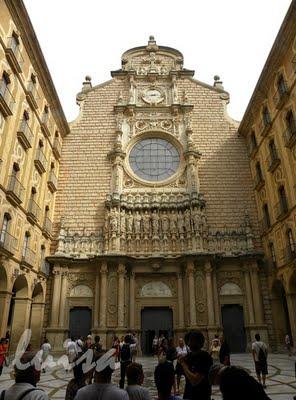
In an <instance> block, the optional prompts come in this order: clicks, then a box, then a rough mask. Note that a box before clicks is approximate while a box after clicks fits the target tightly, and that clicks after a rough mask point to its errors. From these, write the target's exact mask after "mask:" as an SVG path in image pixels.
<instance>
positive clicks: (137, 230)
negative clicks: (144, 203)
mask: <svg viewBox="0 0 296 400" xmlns="http://www.w3.org/2000/svg"><path fill="white" fill-rule="evenodd" d="M141 221H142V217H141V214H140V213H139V211H138V210H137V211H136V215H135V217H134V226H135V233H136V235H139V234H140V233H141Z"/></svg>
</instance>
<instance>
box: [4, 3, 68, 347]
mask: <svg viewBox="0 0 296 400" xmlns="http://www.w3.org/2000/svg"><path fill="white" fill-rule="evenodd" d="M0 36H1V37H0V315H1V318H0V337H3V336H5V334H6V332H7V331H10V333H11V348H12V349H13V348H15V346H16V344H17V343H18V340H19V338H20V336H21V334H22V333H23V331H24V329H25V328H29V327H30V328H31V329H32V344H33V346H39V343H40V339H41V336H42V327H43V317H44V309H45V299H46V281H47V277H48V274H49V267H48V263H47V262H46V257H47V256H48V255H49V253H50V246H51V240H52V219H53V212H54V203H55V196H56V191H57V181H58V174H59V163H60V156H61V145H62V140H63V137H64V136H65V135H66V134H67V132H68V124H67V121H66V119H65V116H64V113H63V110H62V107H61V105H60V102H59V99H58V96H57V93H56V90H55V88H54V85H53V82H52V79H51V76H50V73H49V71H48V68H47V65H46V62H45V60H44V57H43V54H42V51H41V49H40V46H39V44H38V40H37V38H36V35H35V32H34V29H33V27H32V24H31V22H30V19H29V17H28V14H27V12H26V9H25V6H24V5H23V3H22V1H13V0H11V1H9V0H7V1H4V0H1V1H0Z"/></svg>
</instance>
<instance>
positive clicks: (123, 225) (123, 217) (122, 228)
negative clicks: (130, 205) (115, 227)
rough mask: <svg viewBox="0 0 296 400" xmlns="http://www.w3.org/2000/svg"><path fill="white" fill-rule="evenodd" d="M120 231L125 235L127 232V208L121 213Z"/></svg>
mask: <svg viewBox="0 0 296 400" xmlns="http://www.w3.org/2000/svg"><path fill="white" fill-rule="evenodd" d="M120 233H121V235H122V236H125V233H126V220H125V210H124V209H123V210H121V213H120Z"/></svg>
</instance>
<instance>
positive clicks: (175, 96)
mask: <svg viewBox="0 0 296 400" xmlns="http://www.w3.org/2000/svg"><path fill="white" fill-rule="evenodd" d="M176 83H177V79H176V76H175V75H173V76H172V100H173V104H177V103H178V90H177V84H176Z"/></svg>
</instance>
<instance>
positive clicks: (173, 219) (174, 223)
mask: <svg viewBox="0 0 296 400" xmlns="http://www.w3.org/2000/svg"><path fill="white" fill-rule="evenodd" d="M177 230H178V218H177V215H176V211H175V210H172V212H171V215H170V232H171V234H173V235H175V234H176V233H177Z"/></svg>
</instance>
